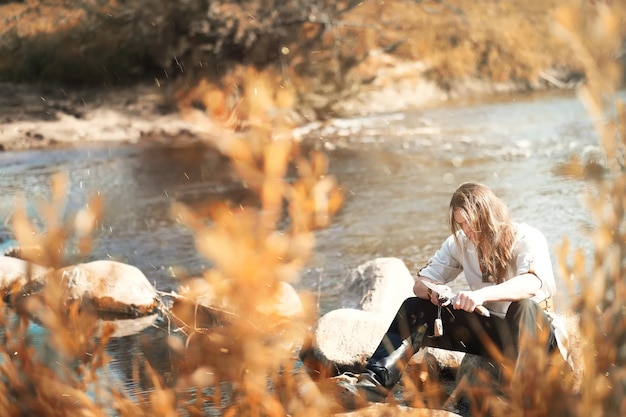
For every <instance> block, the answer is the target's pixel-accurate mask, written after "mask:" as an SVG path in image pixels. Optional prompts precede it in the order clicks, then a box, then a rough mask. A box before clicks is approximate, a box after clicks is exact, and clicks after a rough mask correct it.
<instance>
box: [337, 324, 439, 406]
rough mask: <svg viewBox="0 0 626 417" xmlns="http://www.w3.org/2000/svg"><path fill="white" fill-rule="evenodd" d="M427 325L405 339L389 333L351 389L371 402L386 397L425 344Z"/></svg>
mask: <svg viewBox="0 0 626 417" xmlns="http://www.w3.org/2000/svg"><path fill="white" fill-rule="evenodd" d="M427 327H428V326H427V325H426V324H424V325H422V326H420V327H419V328H418V329H417V330H416V331H415V332H413V333H412V334H411V335H410V336H409V337H407V338H405V339H402V338H401V337H400V336H399V335H397V334H394V333H387V334H386V335H385V337H384V338H383V340H382V341H381V342H380V344H379V345H378V348H376V351H375V352H374V354H373V355H372V357H371V359H370V360H369V361H368V363H367V365H366V366H365V371H364V372H363V373H361V374H359V375H355V376H354V378H356V382H354V383H353V384H352V385H353V388H352V389H350V390H349V391H351V392H353V394H354V395H360V396H363V397H365V399H366V400H367V401H369V402H382V401H384V400H385V398H387V396H388V395H389V392H390V390H391V389H392V388H393V387H394V386H395V385H396V384H397V383H398V382H399V381H400V378H401V377H402V372H403V371H404V368H405V367H406V365H407V363H408V362H409V360H410V359H411V358H412V357H413V355H414V354H415V352H417V351H418V350H419V349H420V347H421V346H422V340H423V339H424V335H425V334H426V328H427ZM344 388H347V387H344Z"/></svg>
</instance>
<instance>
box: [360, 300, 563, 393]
mask: <svg viewBox="0 0 626 417" xmlns="http://www.w3.org/2000/svg"><path fill="white" fill-rule="evenodd" d="M437 314H438V307H437V306H436V305H434V304H433V303H431V302H430V300H424V299H421V298H418V297H411V298H407V299H406V300H405V301H404V303H402V306H401V307H400V309H399V310H398V312H397V313H396V316H395V318H394V319H393V321H392V322H391V325H390V326H389V329H388V330H387V333H386V334H385V336H384V337H383V340H382V341H381V342H380V344H379V345H378V347H377V348H376V351H375V352H374V354H373V355H372V357H371V358H370V360H369V361H368V363H367V365H366V367H365V368H366V370H368V371H370V372H372V373H374V374H375V375H376V377H377V379H378V380H379V382H381V383H382V385H383V386H385V387H387V388H391V387H392V386H393V385H395V384H396V383H397V382H398V381H399V380H400V376H401V372H402V369H403V368H404V365H405V363H399V362H398V359H397V358H402V360H408V359H407V358H410V356H412V354H413V353H415V352H416V351H417V350H418V349H419V348H420V347H426V346H430V347H436V348H441V349H447V350H455V351H460V352H466V353H472V354H475V355H480V356H483V357H487V358H491V359H498V358H499V357H500V356H501V355H503V356H504V357H506V358H509V359H511V360H513V361H515V360H517V357H518V355H519V351H520V336H521V335H522V334H523V335H524V336H523V337H528V338H529V339H530V340H533V341H534V343H535V344H536V343H545V346H546V351H550V350H552V349H553V348H554V347H555V338H554V332H553V330H552V326H551V324H550V320H549V317H548V315H547V314H546V313H545V312H544V311H543V310H542V309H541V307H539V305H538V304H537V303H536V302H534V301H532V300H521V301H516V302H513V303H511V306H510V307H509V309H508V311H507V313H506V316H505V317H504V318H501V317H497V316H495V315H492V316H491V317H483V316H481V315H479V314H478V313H468V312H466V311H463V310H453V309H452V308H451V307H448V308H445V307H444V308H443V309H442V311H441V320H442V322H443V335H442V336H440V337H432V334H433V331H432V329H433V323H434V321H435V319H436V318H437ZM425 324H426V325H427V326H428V327H427V328H428V330H427V334H428V335H429V336H427V337H424V338H421V340H420V341H419V345H416V343H415V341H416V340H415V334H416V333H417V332H419V329H423V328H424V325H425Z"/></svg>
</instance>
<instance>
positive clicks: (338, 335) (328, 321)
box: [307, 258, 414, 369]
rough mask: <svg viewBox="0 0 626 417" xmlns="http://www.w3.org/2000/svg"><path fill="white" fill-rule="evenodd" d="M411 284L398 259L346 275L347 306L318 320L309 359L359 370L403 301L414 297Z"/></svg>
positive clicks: (382, 260)
mask: <svg viewBox="0 0 626 417" xmlns="http://www.w3.org/2000/svg"><path fill="white" fill-rule="evenodd" d="M413 282H414V281H413V278H412V277H411V273H410V272H409V270H408V269H407V267H406V266H405V265H404V263H403V262H402V261H401V260H400V259H398V258H377V259H374V260H373V261H369V262H366V263H364V264H362V265H360V266H358V267H357V268H356V269H355V270H353V271H352V272H351V273H350V275H349V276H348V284H347V285H346V297H345V302H344V305H345V306H347V307H346V308H342V309H338V310H334V311H330V312H328V313H326V314H325V315H324V316H322V317H321V318H320V320H319V321H318V323H317V326H316V328H315V331H314V336H313V340H312V341H311V347H310V350H309V351H308V352H307V355H309V359H311V358H312V359H313V360H319V361H320V362H321V363H322V364H333V365H334V366H338V367H339V368H342V369H352V368H360V367H362V366H363V365H364V364H365V361H366V360H367V359H368V358H369V357H370V356H371V354H372V352H374V350H375V349H376V346H378V343H379V342H380V340H381V338H382V336H383V335H384V334H385V332H386V331H387V328H388V327H389V324H390V323H391V321H392V320H393V317H394V316H395V314H396V312H397V311H398V308H399V307H400V305H401V304H402V302H403V301H404V300H405V299H406V298H407V297H410V296H412V295H413ZM323 366H325V365H323Z"/></svg>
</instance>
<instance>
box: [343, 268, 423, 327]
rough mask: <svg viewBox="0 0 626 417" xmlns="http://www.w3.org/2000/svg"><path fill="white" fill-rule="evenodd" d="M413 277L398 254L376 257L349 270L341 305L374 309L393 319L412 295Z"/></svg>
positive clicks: (373, 310)
mask: <svg viewBox="0 0 626 417" xmlns="http://www.w3.org/2000/svg"><path fill="white" fill-rule="evenodd" d="M414 283H415V280H414V279H413V277H412V276H411V273H410V272H409V270H408V268H407V267H406V265H405V264H404V262H402V260H400V259H398V258H376V259H374V260H372V261H368V262H365V263H363V264H361V265H359V266H358V267H357V268H356V269H354V270H353V271H351V272H350V274H349V275H348V278H347V283H346V295H347V297H346V298H344V302H343V303H342V306H343V307H347V308H357V309H360V310H364V311H369V312H371V313H377V314H380V315H382V316H383V318H384V319H387V320H388V321H389V322H391V320H393V317H394V316H395V314H396V312H397V311H398V308H400V305H402V302H403V301H404V300H405V299H406V298H407V297H412V296H413V284H414Z"/></svg>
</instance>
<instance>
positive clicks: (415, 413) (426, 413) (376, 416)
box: [334, 403, 460, 417]
mask: <svg viewBox="0 0 626 417" xmlns="http://www.w3.org/2000/svg"><path fill="white" fill-rule="evenodd" d="M384 416H394V417H460V415H459V414H455V413H453V412H450V411H446V410H432V409H428V408H411V407H405V406H401V405H392V404H382V403H375V404H371V405H370V406H368V407H366V408H362V409H360V410H356V411H350V412H347V413H339V414H334V417H384Z"/></svg>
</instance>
